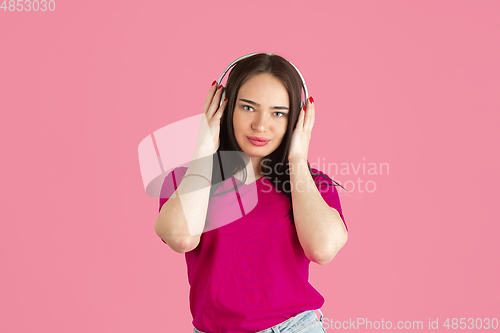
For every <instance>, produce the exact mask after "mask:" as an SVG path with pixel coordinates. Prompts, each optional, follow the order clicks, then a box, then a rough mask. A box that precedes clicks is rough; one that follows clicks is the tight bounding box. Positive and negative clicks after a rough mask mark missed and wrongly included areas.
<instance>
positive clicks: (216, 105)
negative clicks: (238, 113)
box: [207, 84, 224, 117]
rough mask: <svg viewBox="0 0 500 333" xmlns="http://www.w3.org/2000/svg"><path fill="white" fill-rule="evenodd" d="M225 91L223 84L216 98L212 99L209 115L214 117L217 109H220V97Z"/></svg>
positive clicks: (216, 93)
mask: <svg viewBox="0 0 500 333" xmlns="http://www.w3.org/2000/svg"><path fill="white" fill-rule="evenodd" d="M223 90H224V87H223V86H222V84H221V85H220V86H219V87H218V88H217V91H216V92H215V96H214V98H213V99H212V103H210V106H209V107H208V111H207V115H209V116H211V117H213V115H214V114H215V112H216V111H217V109H218V108H219V103H220V96H221V95H222V91H223Z"/></svg>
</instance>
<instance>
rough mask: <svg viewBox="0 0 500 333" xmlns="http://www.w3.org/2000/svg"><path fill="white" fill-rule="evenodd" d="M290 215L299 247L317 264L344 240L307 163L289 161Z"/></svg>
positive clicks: (335, 213)
mask: <svg viewBox="0 0 500 333" xmlns="http://www.w3.org/2000/svg"><path fill="white" fill-rule="evenodd" d="M290 182H291V189H292V204H293V214H294V219H295V227H296V229H297V235H298V237H299V241H300V244H301V246H302V248H303V249H304V252H305V254H306V256H307V257H308V258H309V259H310V260H312V261H314V262H317V263H319V264H324V263H327V262H329V261H330V260H332V259H333V257H334V256H335V255H336V254H337V252H338V251H339V250H340V249H341V248H342V246H344V244H345V243H346V241H347V231H346V229H345V226H344V222H343V221H342V218H341V217H340V214H339V213H338V211H337V210H336V209H334V208H332V207H330V206H328V204H327V203H326V202H325V200H323V198H322V196H321V194H320V193H319V191H318V188H317V187H316V185H315V184H314V180H313V178H312V176H311V174H310V172H309V169H308V167H307V161H305V160H294V161H290Z"/></svg>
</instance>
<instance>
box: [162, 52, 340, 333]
mask: <svg viewBox="0 0 500 333" xmlns="http://www.w3.org/2000/svg"><path fill="white" fill-rule="evenodd" d="M216 83H217V82H216V81H214V83H213V84H212V87H211V88H210V91H209V93H208V97H207V99H206V102H205V106H204V109H203V113H204V116H202V123H201V125H200V133H199V138H198V145H197V149H196V152H195V154H194V156H193V160H192V161H191V162H190V163H189V166H187V167H178V168H175V169H174V170H173V171H172V172H170V173H169V174H168V176H167V177H166V178H165V181H164V184H163V187H162V192H161V198H160V211H159V215H158V219H157V221H156V224H155V230H156V233H157V234H158V236H159V237H160V238H161V239H162V240H163V242H164V243H166V244H168V245H169V246H170V247H171V248H172V249H173V250H174V251H176V252H179V253H185V257H186V263H187V269H188V280H189V283H190V286H191V289H190V297H189V299H190V308H191V313H192V315H193V325H194V327H195V328H194V332H195V333H196V332H202V333H222V332H224V333H228V332H229V333H236V332H265V333H276V332H290V333H291V332H303V333H305V332H310V333H312V332H325V330H324V328H323V327H322V318H323V316H322V314H321V310H319V309H320V308H321V307H322V306H323V303H324V298H323V297H322V296H321V294H320V293H319V292H318V291H316V290H315V289H314V288H313V287H312V285H311V284H310V283H309V282H308V276H309V263H310V262H311V261H314V262H316V263H318V264H320V265H323V264H326V263H328V262H329V261H331V260H332V259H333V257H334V256H335V255H336V253H337V252H338V251H339V250H340V249H341V248H342V246H344V244H345V243H346V241H347V226H346V224H345V222H344V217H343V214H342V209H341V206H340V201H339V196H338V193H337V190H336V186H335V185H338V184H337V183H336V182H334V181H332V179H330V178H329V177H328V176H327V175H326V174H325V173H323V172H321V171H319V170H316V169H311V167H310V165H309V162H308V161H307V152H308V148H309V140H310V138H311V131H312V128H313V124H314V118H315V116H314V114H315V105H314V100H313V98H312V97H310V98H309V99H308V100H307V102H306V105H305V106H304V107H301V92H302V78H301V76H300V75H299V73H298V71H297V70H296V69H295V67H294V66H293V65H292V64H291V63H290V62H288V61H287V60H286V59H284V58H282V57H280V56H278V55H271V54H257V55H253V56H251V57H248V58H245V59H243V60H240V61H239V62H238V63H237V64H236V65H235V66H234V67H233V69H232V70H231V72H230V75H229V77H228V80H227V84H226V85H227V87H226V89H225V94H226V98H225V99H224V100H223V102H222V103H220V100H221V99H222V92H223V90H224V88H223V87H222V86H218V85H217V84H216ZM316 309H317V310H318V311H319V312H320V314H321V317H320V320H318V318H317V316H316V313H315V312H314V310H316Z"/></svg>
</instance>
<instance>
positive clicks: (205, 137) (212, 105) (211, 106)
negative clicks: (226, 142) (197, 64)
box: [198, 81, 227, 153]
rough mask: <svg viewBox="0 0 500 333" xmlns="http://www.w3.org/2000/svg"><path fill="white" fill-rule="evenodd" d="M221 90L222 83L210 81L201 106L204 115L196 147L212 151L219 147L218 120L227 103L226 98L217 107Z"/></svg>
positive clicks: (222, 88) (219, 120)
mask: <svg viewBox="0 0 500 333" xmlns="http://www.w3.org/2000/svg"><path fill="white" fill-rule="evenodd" d="M223 90H224V87H223V86H222V85H220V86H219V87H217V81H214V82H213V83H212V87H210V90H209V92H208V96H207V99H206V100H205V106H204V107H203V114H204V115H205V116H204V117H203V116H202V117H201V123H200V133H199V136H198V147H204V148H206V149H209V150H210V151H212V153H215V152H216V151H217V149H218V148H219V136H220V122H221V118H222V114H223V113H224V110H225V108H226V105H227V98H226V99H224V101H223V102H222V104H221V106H220V107H219V104H220V99H221V95H222V91H223Z"/></svg>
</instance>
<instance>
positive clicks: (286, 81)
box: [210, 53, 345, 223]
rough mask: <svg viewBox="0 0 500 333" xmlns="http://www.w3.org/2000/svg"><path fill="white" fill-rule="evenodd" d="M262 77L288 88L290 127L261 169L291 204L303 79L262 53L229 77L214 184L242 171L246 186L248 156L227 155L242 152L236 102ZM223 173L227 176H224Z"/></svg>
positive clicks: (288, 66)
mask: <svg viewBox="0 0 500 333" xmlns="http://www.w3.org/2000/svg"><path fill="white" fill-rule="evenodd" d="M263 73H268V74H271V75H272V76H274V77H276V78H277V79H279V80H280V81H281V83H282V84H283V85H284V86H285V88H286V90H287V92H288V98H289V106H290V111H289V113H288V124H287V129H286V132H285V135H284V137H283V140H282V141H281V144H280V146H279V147H278V148H277V149H276V150H275V151H273V152H272V153H271V154H269V155H267V156H265V157H264V158H263V159H262V164H261V169H262V170H264V169H266V170H271V172H269V173H265V174H264V177H266V178H267V179H268V180H269V181H270V182H271V183H272V184H273V185H274V187H275V188H276V189H277V190H279V191H280V192H282V193H284V194H285V195H286V196H288V197H289V199H290V203H291V201H292V193H291V188H290V171H289V167H288V153H289V149H290V143H291V141H292V134H293V130H294V129H295V126H296V124H297V121H298V119H299V114H300V108H301V101H302V79H301V78H300V76H299V74H298V72H297V70H296V69H295V67H293V65H292V64H290V62H289V61H288V60H286V59H285V58H283V57H281V56H279V55H275V54H267V53H259V54H256V55H253V56H251V57H248V58H246V59H243V60H240V61H239V62H238V63H237V64H236V65H235V66H234V67H233V69H232V70H231V72H230V74H229V77H228V79H227V83H226V88H225V91H226V97H227V99H228V101H227V105H226V109H225V110H224V113H223V115H222V119H221V125H220V144H219V149H218V150H217V152H216V154H214V165H213V172H212V184H220V183H221V182H222V181H223V180H225V179H227V178H229V177H231V176H232V175H234V174H236V173H237V172H239V171H243V174H244V180H243V181H242V183H241V185H243V183H244V182H245V180H246V177H247V174H246V165H247V163H248V160H249V158H248V155H246V154H244V153H241V154H231V155H227V156H228V157H227V158H224V152H228V151H239V152H242V150H241V148H240V147H239V145H238V143H237V141H236V137H235V136H234V128H233V121H232V120H233V114H234V108H235V104H236V98H237V96H238V91H239V90H240V88H241V86H242V85H243V84H244V83H245V82H246V81H247V80H249V79H250V78H252V77H253V76H255V75H258V74H263ZM221 153H222V155H221ZM245 155H246V156H245ZM307 167H308V168H309V172H310V173H311V175H319V176H321V177H324V178H327V179H329V180H331V181H332V182H333V184H328V185H333V186H340V187H342V188H343V186H342V185H340V184H339V183H337V182H336V181H334V180H333V179H331V178H330V177H327V176H324V175H320V174H313V173H312V170H311V166H310V164H309V161H307ZM223 172H224V173H225V174H223ZM321 184H327V183H321ZM241 185H240V186H241ZM218 187H219V186H217V185H214V186H212V188H211V191H210V194H211V196H214V192H215V191H216V190H217V188H218ZM344 190H345V188H344ZM224 193H227V191H226V192H223V193H219V194H217V195H221V194H224ZM288 215H291V219H292V223H294V219H293V207H292V208H291V209H290V212H289V213H288Z"/></svg>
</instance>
